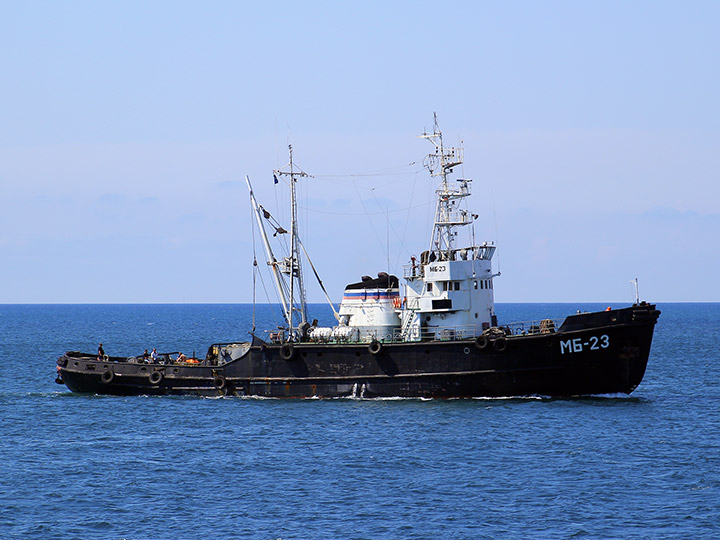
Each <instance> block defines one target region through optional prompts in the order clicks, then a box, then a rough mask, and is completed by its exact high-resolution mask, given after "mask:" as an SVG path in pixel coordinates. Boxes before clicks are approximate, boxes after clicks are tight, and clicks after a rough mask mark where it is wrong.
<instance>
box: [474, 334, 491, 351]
mask: <svg viewBox="0 0 720 540" xmlns="http://www.w3.org/2000/svg"><path fill="white" fill-rule="evenodd" d="M489 344H490V341H489V340H488V338H487V337H486V336H482V335H481V336H478V337H476V338H475V347H476V348H477V350H479V351H482V350H485V349H487V346H488V345H489Z"/></svg>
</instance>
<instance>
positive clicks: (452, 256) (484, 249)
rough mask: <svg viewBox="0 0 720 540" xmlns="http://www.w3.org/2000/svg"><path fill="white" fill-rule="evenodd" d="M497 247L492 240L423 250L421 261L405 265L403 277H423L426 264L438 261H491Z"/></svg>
mask: <svg viewBox="0 0 720 540" xmlns="http://www.w3.org/2000/svg"><path fill="white" fill-rule="evenodd" d="M495 249H496V248H495V246H494V245H493V243H492V242H485V243H483V244H482V245H479V246H470V247H465V248H458V249H451V250H449V251H448V250H432V251H423V252H422V253H421V254H420V261H413V262H412V263H411V264H406V265H404V266H403V277H404V278H409V279H412V278H417V277H422V275H423V268H424V267H425V265H427V264H430V263H434V262H437V261H440V262H445V261H468V260H475V261H489V260H491V259H492V258H493V255H494V254H495Z"/></svg>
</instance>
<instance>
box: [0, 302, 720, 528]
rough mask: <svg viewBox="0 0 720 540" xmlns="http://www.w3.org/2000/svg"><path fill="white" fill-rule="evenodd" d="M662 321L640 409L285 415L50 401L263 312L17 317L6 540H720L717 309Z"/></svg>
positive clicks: (237, 408) (580, 402) (534, 312)
mask: <svg viewBox="0 0 720 540" xmlns="http://www.w3.org/2000/svg"><path fill="white" fill-rule="evenodd" d="M604 307H605V305H597V304H596V305H587V304H582V305H581V304H578V305H574V304H545V305H540V304H500V305H498V306H497V311H498V315H499V318H500V320H501V321H502V322H512V321H522V320H533V319H539V318H544V317H552V318H554V317H562V316H564V315H567V314H570V313H574V312H575V311H577V310H581V311H584V310H593V309H604ZM616 307H620V306H616ZM658 307H659V309H661V310H662V315H661V317H660V320H659V323H658V326H657V327H656V333H655V339H654V341H653V347H652V352H651V355H650V363H649V365H648V369H647V373H646V375H645V379H644V381H643V382H642V384H641V385H640V386H639V388H638V389H637V390H636V391H635V392H634V393H633V394H632V395H631V396H629V397H628V396H624V395H618V396H598V397H585V398H575V399H547V398H542V397H537V398H526V399H461V400H416V399H402V400H362V399H328V400H320V399H307V400H274V399H243V398H222V399H220V398H217V399H208V398H196V397H106V396H94V395H78V394H72V393H71V392H69V391H68V390H67V389H66V388H65V387H64V386H59V385H57V384H55V382H54V378H55V360H56V358H57V357H58V356H59V355H60V354H62V353H63V352H64V351H67V350H81V351H87V352H94V351H95V350H97V346H98V343H99V342H101V341H102V342H103V344H104V348H105V351H106V352H107V353H108V354H111V355H127V356H129V355H135V354H141V353H142V352H143V351H144V349H146V348H147V349H152V348H153V347H156V348H157V349H158V351H161V352H164V351H182V352H184V353H186V354H188V353H192V352H193V351H194V352H196V353H197V354H198V355H200V356H204V354H205V351H206V347H207V346H208V345H209V344H210V343H212V342H217V341H232V340H238V339H246V338H247V337H248V333H247V332H248V330H250V329H251V327H252V324H253V308H252V306H247V305H86V306H81V305H4V306H0V420H1V421H2V423H1V425H2V436H1V437H0V538H2V539H15V538H27V539H34V540H40V539H65V538H73V539H75V538H77V539H103V540H106V539H118V540H119V539H127V540H141V539H168V540H170V539H172V540H178V539H193V538H203V539H204V538H224V539H228V538H249V539H268V540H270V539H275V538H283V539H397V538H402V539H445V538H447V539H475V538H493V539H518V538H552V539H555V538H582V539H584V538H588V539H593V538H597V539H607V538H622V539H640V538H642V539H645V538H647V539H661V538H694V539H697V538H707V539H711V538H720V427H719V425H718V414H719V413H720V358H719V354H718V343H719V342H720V339H719V338H720V304H664V305H660V306H658ZM313 311H314V312H315V313H319V314H320V315H319V317H318V318H320V319H321V324H323V323H326V324H328V323H330V321H331V316H330V315H331V314H330V311H329V309H328V308H324V307H321V306H313ZM254 316H255V322H256V325H257V326H258V328H267V327H268V326H271V325H275V324H277V320H278V317H279V316H280V312H279V310H278V309H277V308H275V307H269V306H259V307H258V308H257V310H255V314H254ZM315 316H318V315H315Z"/></svg>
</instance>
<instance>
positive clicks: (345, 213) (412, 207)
mask: <svg viewBox="0 0 720 540" xmlns="http://www.w3.org/2000/svg"><path fill="white" fill-rule="evenodd" d="M415 178H417V175H416V176H415ZM371 191H372V190H371ZM358 196H359V194H358ZM432 203H433V201H428V202H425V203H420V204H416V205H415V206H407V207H405V208H398V209H396V210H382V211H381V212H352V213H350V212H330V211H329V210H320V209H319V208H307V207H302V206H301V207H300V208H302V209H303V210H308V211H310V212H315V213H318V214H330V215H332V216H378V215H385V214H394V213H396V212H405V211H406V210H407V211H409V210H412V209H414V208H422V207H423V206H428V205H429V204H432Z"/></svg>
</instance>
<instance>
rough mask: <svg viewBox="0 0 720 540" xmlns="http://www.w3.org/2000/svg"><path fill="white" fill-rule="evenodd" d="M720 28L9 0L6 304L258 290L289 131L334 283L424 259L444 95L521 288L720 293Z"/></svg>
mask: <svg viewBox="0 0 720 540" xmlns="http://www.w3.org/2000/svg"><path fill="white" fill-rule="evenodd" d="M718 36H720V4H718V3H716V2H710V1H707V2H693V3H690V4H680V3H673V2H644V1H639V2H632V3H624V2H613V1H611V2H604V3H602V4H585V3H574V2H562V1H550V2H545V3H531V2H518V3H512V4H511V3H500V4H498V3H491V2H470V1H460V2H457V3H454V4H453V5H452V6H446V7H444V8H442V9H438V5H437V4H435V3H432V4H431V3H429V2H391V3H381V2H372V1H371V2H365V3H363V4H362V5H358V6H352V5H346V4H340V3H338V4H334V3H320V2H310V3H305V4H297V3H291V2H274V3H264V4H263V5H255V4H247V5H245V4H244V3H235V2H228V1H215V2H208V3H205V4H203V5H202V7H200V6H199V5H197V4H194V3H190V2H167V1H159V2H152V3H143V2H137V1H130V2H124V3H122V4H110V3H101V4H97V3H93V2H87V1H77V2H72V3H65V4H62V3H40V2H24V3H8V4H6V5H5V6H4V10H3V17H2V18H1V19H0V46H2V50H3V51H5V54H3V55H2V57H1V58H0V68H1V72H2V77H3V83H4V84H3V85H2V87H1V88H0V98H1V99H0V104H1V105H0V119H1V122H0V201H2V203H3V204H2V208H3V211H2V212H0V258H1V260H2V265H1V266H0V280H2V283H3V286H2V287H0V303H175V302H194V303H225V302H227V303H234V302H250V301H251V300H252V280H253V277H252V260H253V251H254V250H255V252H256V254H257V258H258V260H259V261H260V264H263V260H264V255H263V253H262V249H261V245H260V243H259V242H257V241H256V242H255V245H254V244H253V241H252V238H251V236H252V235H251V232H252V229H253V224H252V217H251V214H250V206H249V201H248V194H247V187H246V185H245V181H244V176H245V175H246V174H247V175H249V176H250V178H251V180H252V182H253V187H254V189H255V191H256V194H257V197H258V199H259V200H260V202H261V203H263V204H265V205H266V207H267V208H268V209H269V210H270V211H271V212H272V213H273V215H274V216H276V217H277V218H278V220H279V221H280V222H281V223H287V219H286V218H287V214H288V212H287V209H286V208H285V207H284V206H283V204H282V203H281V194H280V193H279V192H277V191H276V188H275V185H274V183H273V178H272V170H273V169H277V168H282V167H284V166H285V164H286V163H287V145H288V143H291V144H292V145H293V149H294V158H295V161H296V163H297V164H298V165H299V166H300V167H301V168H302V169H303V170H304V171H306V172H307V173H309V174H311V175H312V177H311V178H307V179H303V180H302V183H301V185H300V187H299V193H300V203H299V206H300V209H299V213H300V221H301V232H302V234H303V238H304V242H305V245H306V247H307V248H308V251H309V252H310V254H311V256H312V257H313V263H314V264H315V266H316V268H317V270H318V272H319V273H320V275H321V277H322V279H323V282H324V284H325V286H326V287H327V289H328V292H329V293H330V296H331V297H332V299H333V300H334V301H339V300H340V298H341V296H342V291H343V288H344V286H345V285H346V284H347V283H351V282H355V281H358V280H359V278H360V276H362V275H364V274H368V275H374V274H376V273H377V272H380V271H390V272H393V273H396V274H398V275H402V265H403V264H407V262H408V261H409V259H410V256H412V255H415V256H417V255H418V254H419V253H420V252H421V251H423V250H425V249H427V244H428V243H429V237H430V227H431V222H432V211H433V202H434V191H433V190H434V187H435V186H434V183H431V182H430V181H429V177H428V174H427V172H426V171H424V170H423V168H422V160H423V157H424V156H425V154H427V153H429V152H430V151H431V150H432V146H431V145H430V144H429V143H428V142H427V141H424V140H422V139H418V138H417V136H418V135H420V134H421V133H422V132H423V131H424V130H431V129H432V119H433V112H437V113H438V117H439V122H440V128H441V129H442V131H443V135H444V140H445V142H446V144H449V145H457V144H458V143H459V141H461V140H462V144H463V146H464V148H465V163H464V166H463V167H462V168H458V170H457V171H456V172H457V173H458V174H456V175H455V177H464V178H472V179H473V182H472V191H473V195H472V197H471V198H470V208H471V210H472V211H473V212H475V213H477V214H479V215H480V217H479V219H478V221H477V224H476V229H475V234H476V239H477V240H478V241H485V240H488V241H494V242H495V243H496V245H497V246H498V250H497V254H496V256H495V265H494V268H495V270H496V271H500V272H501V274H502V275H501V276H500V277H498V278H496V280H495V300H496V302H498V303H503V302H577V303H581V302H625V303H627V302H631V301H632V299H633V295H634V293H633V292H632V288H631V286H630V281H631V280H633V279H634V278H636V277H637V278H638V279H639V282H640V295H641V298H642V299H645V300H648V301H652V302H718V301H720V288H718V286H717V279H716V274H717V269H718V268H720V264H719V263H720V256H719V255H718V252H717V250H716V249H714V243H712V241H713V240H715V239H716V238H717V237H718V236H719V235H720V188H718V182H717V176H718V171H719V170H720V151H719V150H720V105H719V104H718V99H717V96H718V95H720V84H719V80H720V75H719V74H718V70H717V68H716V66H717V65H719V64H720V62H719V60H720V58H718V57H719V56H720V37H718ZM253 246H254V247H253ZM306 272H307V273H308V274H311V271H310V270H309V268H306ZM308 281H310V280H309V279H308ZM265 286H266V288H267V289H268V293H269V295H267V296H266V295H265V291H264V290H263V287H262V286H261V285H260V284H258V289H257V297H258V300H259V301H261V302H266V301H267V299H268V296H269V297H270V300H273V299H274V294H273V293H272V292H271V291H270V288H271V287H272V283H270V281H268V280H267V278H266V281H265ZM308 294H309V299H310V301H312V302H322V301H323V295H322V293H321V292H320V290H319V289H318V288H317V287H313V286H311V285H309V286H308Z"/></svg>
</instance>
